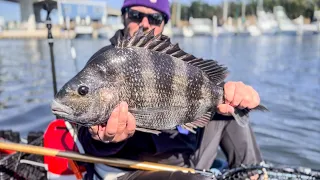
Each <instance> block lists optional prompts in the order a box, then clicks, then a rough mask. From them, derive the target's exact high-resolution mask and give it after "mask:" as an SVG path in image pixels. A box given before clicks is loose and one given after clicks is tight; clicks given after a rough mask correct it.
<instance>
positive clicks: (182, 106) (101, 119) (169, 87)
mask: <svg viewBox="0 0 320 180" xmlns="http://www.w3.org/2000/svg"><path fill="white" fill-rule="evenodd" d="M116 37H117V43H116V44H115V46H114V47H111V48H109V49H107V50H105V51H103V52H99V54H98V55H96V56H94V57H93V58H92V59H90V60H89V61H88V63H87V65H86V66H85V67H84V68H83V69H82V70H81V71H80V72H79V73H78V74H77V75H76V76H75V77H73V78H72V79H71V80H69V81H68V82H67V83H66V84H65V85H64V86H63V87H62V88H61V90H60V91H59V92H58V93H57V94H56V96H55V98H54V100H53V102H52V112H53V114H55V115H57V116H59V117H62V118H64V119H65V120H67V121H70V122H74V123H77V124H80V125H84V126H92V125H101V124H105V123H106V122H107V120H108V117H109V116H110V114H111V112H112V110H113V109H114V108H115V107H116V106H117V105H118V104H119V103H120V102H121V101H125V102H127V103H128V107H129V112H130V113H132V114H133V116H134V117H135V119H136V125H137V130H140V131H145V132H151V133H156V134H158V133H159V132H161V131H162V130H172V129H174V128H175V127H176V126H178V125H181V126H182V127H184V128H185V129H188V130H190V131H191V132H195V131H194V128H197V127H204V126H205V125H206V124H207V123H208V121H210V119H211V116H212V115H213V114H214V113H215V112H216V108H217V106H218V105H219V104H222V103H223V102H224V99H223V94H224V90H223V81H224V79H225V77H226V74H227V68H226V67H224V66H222V65H219V64H218V63H217V61H214V60H203V59H201V58H196V57H194V56H193V55H191V54H188V53H186V52H184V51H183V50H181V49H180V48H179V46H178V44H172V43H171V42H170V39H169V38H168V37H167V36H164V35H157V36H154V31H150V32H149V33H143V30H142V28H140V29H139V30H138V31H137V32H136V33H135V35H134V36H132V37H130V36H129V35H128V33H124V34H123V33H117V35H116ZM256 109H260V110H264V109H266V108H265V107H263V106H261V105H260V106H258V107H257V108H256ZM248 113H249V110H248V109H242V110H240V109H236V110H235V113H234V114H233V116H234V118H235V120H236V121H237V122H238V123H239V124H240V125H241V126H245V125H246V124H247V123H248V118H247V116H248Z"/></svg>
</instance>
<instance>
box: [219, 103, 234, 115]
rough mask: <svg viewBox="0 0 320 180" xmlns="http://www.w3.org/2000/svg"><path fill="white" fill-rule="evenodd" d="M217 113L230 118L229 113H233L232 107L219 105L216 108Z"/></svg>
mask: <svg viewBox="0 0 320 180" xmlns="http://www.w3.org/2000/svg"><path fill="white" fill-rule="evenodd" d="M217 112H218V113H219V114H222V115H225V116H231V113H233V112H234V107H232V106H230V105H229V104H220V105H218V107H217Z"/></svg>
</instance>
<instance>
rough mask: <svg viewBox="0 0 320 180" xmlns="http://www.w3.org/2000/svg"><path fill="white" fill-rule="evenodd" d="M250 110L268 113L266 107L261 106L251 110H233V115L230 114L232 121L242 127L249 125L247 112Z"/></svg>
mask: <svg viewBox="0 0 320 180" xmlns="http://www.w3.org/2000/svg"><path fill="white" fill-rule="evenodd" d="M252 110H259V111H269V110H268V109H267V108H266V107H264V106H263V105H259V106H257V107H255V108H253V109H248V108H245V109H238V108H235V110H234V113H232V116H233V117H234V119H235V120H236V122H237V123H238V124H239V125H240V126H242V127H245V126H247V125H248V124H249V112H250V111H252Z"/></svg>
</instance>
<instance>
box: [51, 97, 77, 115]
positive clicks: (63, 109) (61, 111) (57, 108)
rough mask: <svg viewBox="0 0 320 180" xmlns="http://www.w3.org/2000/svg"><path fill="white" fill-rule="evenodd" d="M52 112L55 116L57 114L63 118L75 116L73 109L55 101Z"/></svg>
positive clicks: (52, 104)
mask: <svg viewBox="0 0 320 180" xmlns="http://www.w3.org/2000/svg"><path fill="white" fill-rule="evenodd" d="M51 111H52V113H53V114H56V115H58V116H62V117H65V116H70V115H72V114H73V109H71V108H70V107H68V106H66V105H63V104H61V103H59V102H57V101H56V100H53V101H52V103H51Z"/></svg>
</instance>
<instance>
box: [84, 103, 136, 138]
mask: <svg viewBox="0 0 320 180" xmlns="http://www.w3.org/2000/svg"><path fill="white" fill-rule="evenodd" d="M135 129H136V120H135V118H134V116H133V115H132V114H131V113H129V112H128V104H127V103H126V102H121V103H120V105H119V106H117V107H116V108H115V109H114V110H113V112H112V113H111V115H110V118H109V120H108V122H107V125H106V126H101V125H97V126H92V127H91V128H89V131H90V133H91V135H92V138H93V139H95V140H102V141H104V142H120V141H123V140H125V139H127V138H129V137H131V136H132V135H133V134H134V132H135Z"/></svg>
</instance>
